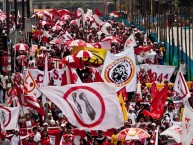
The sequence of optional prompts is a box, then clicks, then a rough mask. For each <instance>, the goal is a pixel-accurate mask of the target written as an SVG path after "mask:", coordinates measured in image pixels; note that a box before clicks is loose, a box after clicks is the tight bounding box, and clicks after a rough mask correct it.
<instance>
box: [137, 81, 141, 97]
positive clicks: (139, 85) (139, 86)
mask: <svg viewBox="0 0 193 145" xmlns="http://www.w3.org/2000/svg"><path fill="white" fill-rule="evenodd" d="M137 94H139V96H140V98H141V99H142V92H141V83H140V81H138V83H137Z"/></svg>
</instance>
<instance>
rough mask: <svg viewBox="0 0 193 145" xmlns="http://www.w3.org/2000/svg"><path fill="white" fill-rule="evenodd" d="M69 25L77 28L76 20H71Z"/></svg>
mask: <svg viewBox="0 0 193 145" xmlns="http://www.w3.org/2000/svg"><path fill="white" fill-rule="evenodd" d="M70 25H72V26H77V25H78V24H77V20H72V21H71V22H70Z"/></svg>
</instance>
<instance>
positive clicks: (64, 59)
mask: <svg viewBox="0 0 193 145" xmlns="http://www.w3.org/2000/svg"><path fill="white" fill-rule="evenodd" d="M71 62H75V60H74V56H73V55H68V56H66V57H64V58H63V59H62V63H64V64H66V63H71Z"/></svg>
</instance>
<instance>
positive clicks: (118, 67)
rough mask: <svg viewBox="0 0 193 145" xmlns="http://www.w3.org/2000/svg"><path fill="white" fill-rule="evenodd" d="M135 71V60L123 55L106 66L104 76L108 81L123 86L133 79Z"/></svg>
mask: <svg viewBox="0 0 193 145" xmlns="http://www.w3.org/2000/svg"><path fill="white" fill-rule="evenodd" d="M134 73H135V68H134V63H133V61H132V60H131V59H130V58H129V57H123V58H120V59H118V60H116V61H114V62H113V63H111V64H109V65H108V66H107V67H106V68H105V72H104V75H105V76H104V78H105V80H106V81H107V82H108V83H115V84H116V85H117V87H121V86H124V85H126V84H128V83H129V82H130V81H131V80H132V78H133V76H134Z"/></svg>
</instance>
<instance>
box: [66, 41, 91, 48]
mask: <svg viewBox="0 0 193 145" xmlns="http://www.w3.org/2000/svg"><path fill="white" fill-rule="evenodd" d="M64 45H67V46H69V47H73V46H80V47H85V46H86V47H91V48H93V46H92V45H91V44H89V43H86V42H85V41H83V40H80V39H77V40H67V41H66V42H65V43H64Z"/></svg>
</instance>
